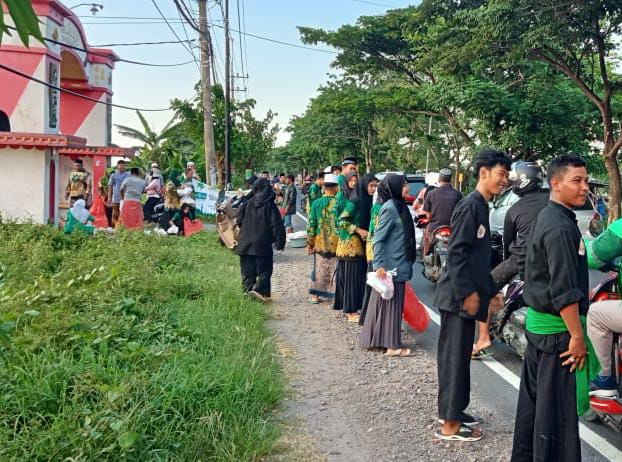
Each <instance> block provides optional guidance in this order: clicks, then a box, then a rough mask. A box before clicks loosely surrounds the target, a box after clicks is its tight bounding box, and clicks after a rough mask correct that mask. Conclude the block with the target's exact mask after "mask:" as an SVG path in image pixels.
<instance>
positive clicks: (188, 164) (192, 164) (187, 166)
mask: <svg viewBox="0 0 622 462" xmlns="http://www.w3.org/2000/svg"><path fill="white" fill-rule="evenodd" d="M190 167H194V162H188V163H187V164H186V168H190Z"/></svg>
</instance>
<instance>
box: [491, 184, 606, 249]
mask: <svg viewBox="0 0 622 462" xmlns="http://www.w3.org/2000/svg"><path fill="white" fill-rule="evenodd" d="M606 186H607V185H605V184H604V183H599V182H597V181H590V198H588V200H587V201H585V204H584V205H583V206H582V207H579V208H578V209H575V214H576V216H577V224H578V226H579V230H580V231H581V234H583V235H584V236H586V237H588V238H592V237H593V236H592V233H591V232H590V224H591V223H592V221H593V220H594V219H596V220H598V219H599V218H602V217H601V216H600V214H599V212H598V210H597V202H598V200H599V199H600V198H601V197H602V194H603V192H602V190H603V188H605V187H606ZM548 188H549V185H548V184H547V183H546V182H545V183H544V185H543V189H545V190H548ZM519 199H520V197H519V196H517V195H516V194H515V193H514V192H513V191H512V189H508V190H506V191H505V192H504V193H502V194H501V195H499V196H498V197H497V198H496V199H495V200H494V201H493V202H492V203H491V206H490V216H489V219H490V233H491V240H492V243H493V249H494V250H495V251H496V253H498V252H499V251H500V252H503V243H502V239H503V222H504V220H505V214H506V213H507V211H508V209H509V208H510V207H511V206H512V205H514V204H515V203H516V202H518V200H519ZM499 257H501V255H499Z"/></svg>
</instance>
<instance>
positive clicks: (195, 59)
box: [175, 0, 201, 74]
mask: <svg viewBox="0 0 622 462" xmlns="http://www.w3.org/2000/svg"><path fill="white" fill-rule="evenodd" d="M182 3H183V0H182ZM175 5H177V2H175ZM184 6H185V3H184ZM177 14H178V15H179V19H180V20H182V23H181V27H182V28H183V29H184V35H185V36H186V39H187V40H188V42H189V41H190V37H188V31H187V30H186V25H185V24H184V23H183V19H182V12H181V10H180V9H179V7H177ZM184 17H185V15H184ZM190 50H191V51H192V59H193V60H194V64H196V66H197V71H199V74H200V73H201V67H200V66H199V62H198V61H197V57H196V55H195V54H194V50H193V49H192V47H190Z"/></svg>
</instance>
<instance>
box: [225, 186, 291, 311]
mask: <svg viewBox="0 0 622 462" xmlns="http://www.w3.org/2000/svg"><path fill="white" fill-rule="evenodd" d="M274 199H275V195H274V191H272V189H271V188H270V183H269V182H268V180H266V179H265V178H259V179H258V180H256V181H255V182H254V183H253V197H251V198H250V199H249V200H248V201H246V202H245V203H244V204H243V205H242V206H241V207H240V211H239V212H238V216H237V224H238V226H239V228H240V235H239V237H238V245H237V247H236V248H235V253H236V254H237V255H239V256H240V269H241V272H242V287H243V290H244V292H245V293H247V294H249V295H251V296H253V297H255V298H257V299H258V300H260V301H266V300H267V299H268V298H270V295H271V287H270V278H271V277H272V267H273V258H272V244H275V247H276V250H283V248H284V247H285V227H284V225H283V219H282V218H281V214H280V213H279V209H278V208H277V206H276V204H275V203H274Z"/></svg>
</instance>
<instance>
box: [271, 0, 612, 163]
mask: <svg viewBox="0 0 622 462" xmlns="http://www.w3.org/2000/svg"><path fill="white" fill-rule="evenodd" d="M621 5H622V4H620V3H619V2H613V1H609V2H593V3H592V4H590V3H589V2H586V3H583V4H581V5H580V7H577V8H574V7H571V6H569V5H566V4H558V2H553V1H552V0H551V1H546V2H539V1H536V0H533V1H529V2H523V1H522V0H521V1H519V0H498V1H487V0H467V1H460V2H457V1H445V0H423V1H422V2H421V3H420V4H419V5H418V6H410V7H407V8H402V9H395V10H390V11H388V12H387V13H386V14H384V15H380V16H370V17H365V16H364V17H360V18H359V19H358V20H357V21H356V23H355V24H353V25H344V26H342V27H340V28H339V29H338V30H336V31H325V30H321V29H312V28H306V27H300V28H299V29H300V33H301V37H302V40H303V42H305V43H309V44H319V43H326V44H328V45H331V46H333V47H335V48H337V49H338V50H339V54H338V55H337V57H336V59H335V60H334V62H333V66H334V67H335V68H337V69H339V70H340V71H341V73H342V75H343V77H341V80H340V81H341V82H352V81H354V82H356V83H357V85H358V91H359V93H358V95H357V100H356V104H353V105H350V106H349V107H344V106H345V105H346V104H347V101H351V98H349V97H348V95H347V94H346V93H345V92H344V91H343V90H344V89H343V85H342V86H341V87H335V86H334V85H331V84H329V85H326V86H323V87H321V88H320V94H319V96H318V97H316V98H314V99H313V100H312V101H311V103H310V104H309V106H308V108H307V111H306V112H305V113H304V114H303V115H302V116H299V117H295V118H293V119H292V121H291V124H290V127H289V130H290V131H291V132H292V139H291V141H290V143H289V144H288V146H287V147H286V148H284V150H280V151H277V152H275V155H282V153H283V152H287V153H288V158H293V159H296V160H299V159H303V160H305V159H308V160H309V161H310V162H312V163H314V166H316V165H318V164H319V165H326V164H328V163H330V162H328V161H329V160H333V159H335V158H339V157H341V156H342V155H346V154H352V155H359V156H360V157H363V156H365V155H366V154H367V152H373V154H374V156H375V159H374V166H375V167H376V170H380V169H382V167H386V168H397V169H401V170H412V169H414V168H422V167H423V165H424V159H425V158H429V157H430V155H431V156H432V157H433V158H434V162H433V163H431V164H430V165H431V166H432V168H435V167H434V164H435V163H436V164H437V165H441V164H443V163H445V164H446V163H447V162H449V163H452V164H453V165H455V166H460V165H462V166H467V165H468V162H469V158H470V157H471V156H472V155H473V154H474V153H475V151H476V147H477V146H481V145H495V146H499V147H500V148H503V149H505V150H507V151H508V152H509V153H510V154H511V155H512V156H513V157H514V158H515V159H529V160H535V159H541V160H547V159H549V158H550V157H552V156H554V155H556V154H559V153H561V152H576V153H579V154H581V155H583V156H586V157H588V158H591V159H592V160H594V166H595V167H599V170H602V161H599V160H598V159H597V158H593V156H594V146H596V145H597V144H596V143H595V142H596V141H598V140H602V129H601V127H600V124H601V114H599V109H598V108H596V107H594V105H593V104H592V102H591V101H590V100H589V99H586V98H585V94H584V91H583V89H582V88H580V87H579V86H578V85H577V84H576V82H575V81H574V80H572V79H569V78H568V75H566V74H565V73H564V72H561V71H560V69H559V68H557V67H555V66H551V65H550V63H547V62H546V61H544V60H543V59H534V57H533V51H534V50H533V47H535V46H536V44H537V45H538V46H539V49H543V48H547V49H549V52H550V53H553V51H550V50H557V51H556V52H557V53H561V54H564V56H566V57H567V58H568V59H569V60H570V58H571V56H570V55H568V54H565V53H567V52H569V51H568V50H570V51H572V50H575V51H576V53H575V54H574V55H572V58H573V61H571V62H572V63H577V66H578V67H577V69H576V72H577V73H579V74H581V76H582V77H583V78H586V76H587V75H588V74H589V75H592V76H595V77H592V78H591V80H590V79H588V81H589V85H591V86H592V89H593V91H598V89H599V88H600V86H602V85H601V83H600V82H599V78H598V74H599V71H598V62H596V68H595V67H594V56H595V55H594V53H595V49H596V48H595V43H596V40H595V38H594V36H595V34H599V33H601V34H604V35H603V37H604V39H603V40H604V42H603V44H604V47H605V54H606V55H607V56H609V57H613V56H614V52H615V47H614V44H613V41H612V39H611V38H612V34H615V33H616V31H620V21H621V18H622V14H621V13H620V11H622V6H621ZM569 9H570V10H572V11H571V12H568V11H567V10H569ZM534 16H535V18H534ZM534 22H535V23H537V24H538V27H537V28H534V27H533V24H534ZM594 24H599V25H600V27H601V29H602V31H601V32H597V31H596V32H595V31H594V30H591V29H590V27H592V28H593V25H594ZM580 30H582V32H581V31H580ZM547 34H548V35H547ZM590 43H591V45H589V46H588V44H590ZM556 47H557V48H556ZM590 59H591V60H592V66H591V67H589V66H586V65H584V64H583V63H582V60H584V61H589V60H590ZM540 61H544V62H540ZM596 61H597V60H596ZM607 68H608V69H609V71H610V76H611V80H612V82H616V83H615V84H614V85H612V88H613V87H615V85H618V83H617V82H620V81H621V79H620V78H619V77H618V76H617V74H615V72H613V71H612V69H611V67H610V66H609V67H607ZM338 90H339V91H340V93H338V94H334V93H335V92H336V91H338ZM612 97H613V104H612V107H613V114H619V113H620V109H619V108H618V104H619V101H620V98H619V97H616V93H615V92H614V93H612ZM330 99H337V100H343V101H344V103H343V104H342V105H341V106H330V105H329V104H326V103H324V101H325V100H330ZM358 108H360V111H358V110H357V109H358ZM349 114H351V116H350V117H348V115H349ZM359 120H365V122H366V124H367V126H368V127H372V129H371V132H372V133H373V134H374V137H373V140H372V141H373V147H371V148H365V147H364V146H363V144H362V143H361V142H353V141H352V140H353V138H354V137H353V136H352V132H353V130H352V129H351V127H352V124H354V123H356V122H357V121H359ZM430 120H432V121H433V123H432V129H431V130H430V124H429V121H430ZM426 128H427V129H426ZM318 157H319V158H318ZM393 166H395V167H393Z"/></svg>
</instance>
